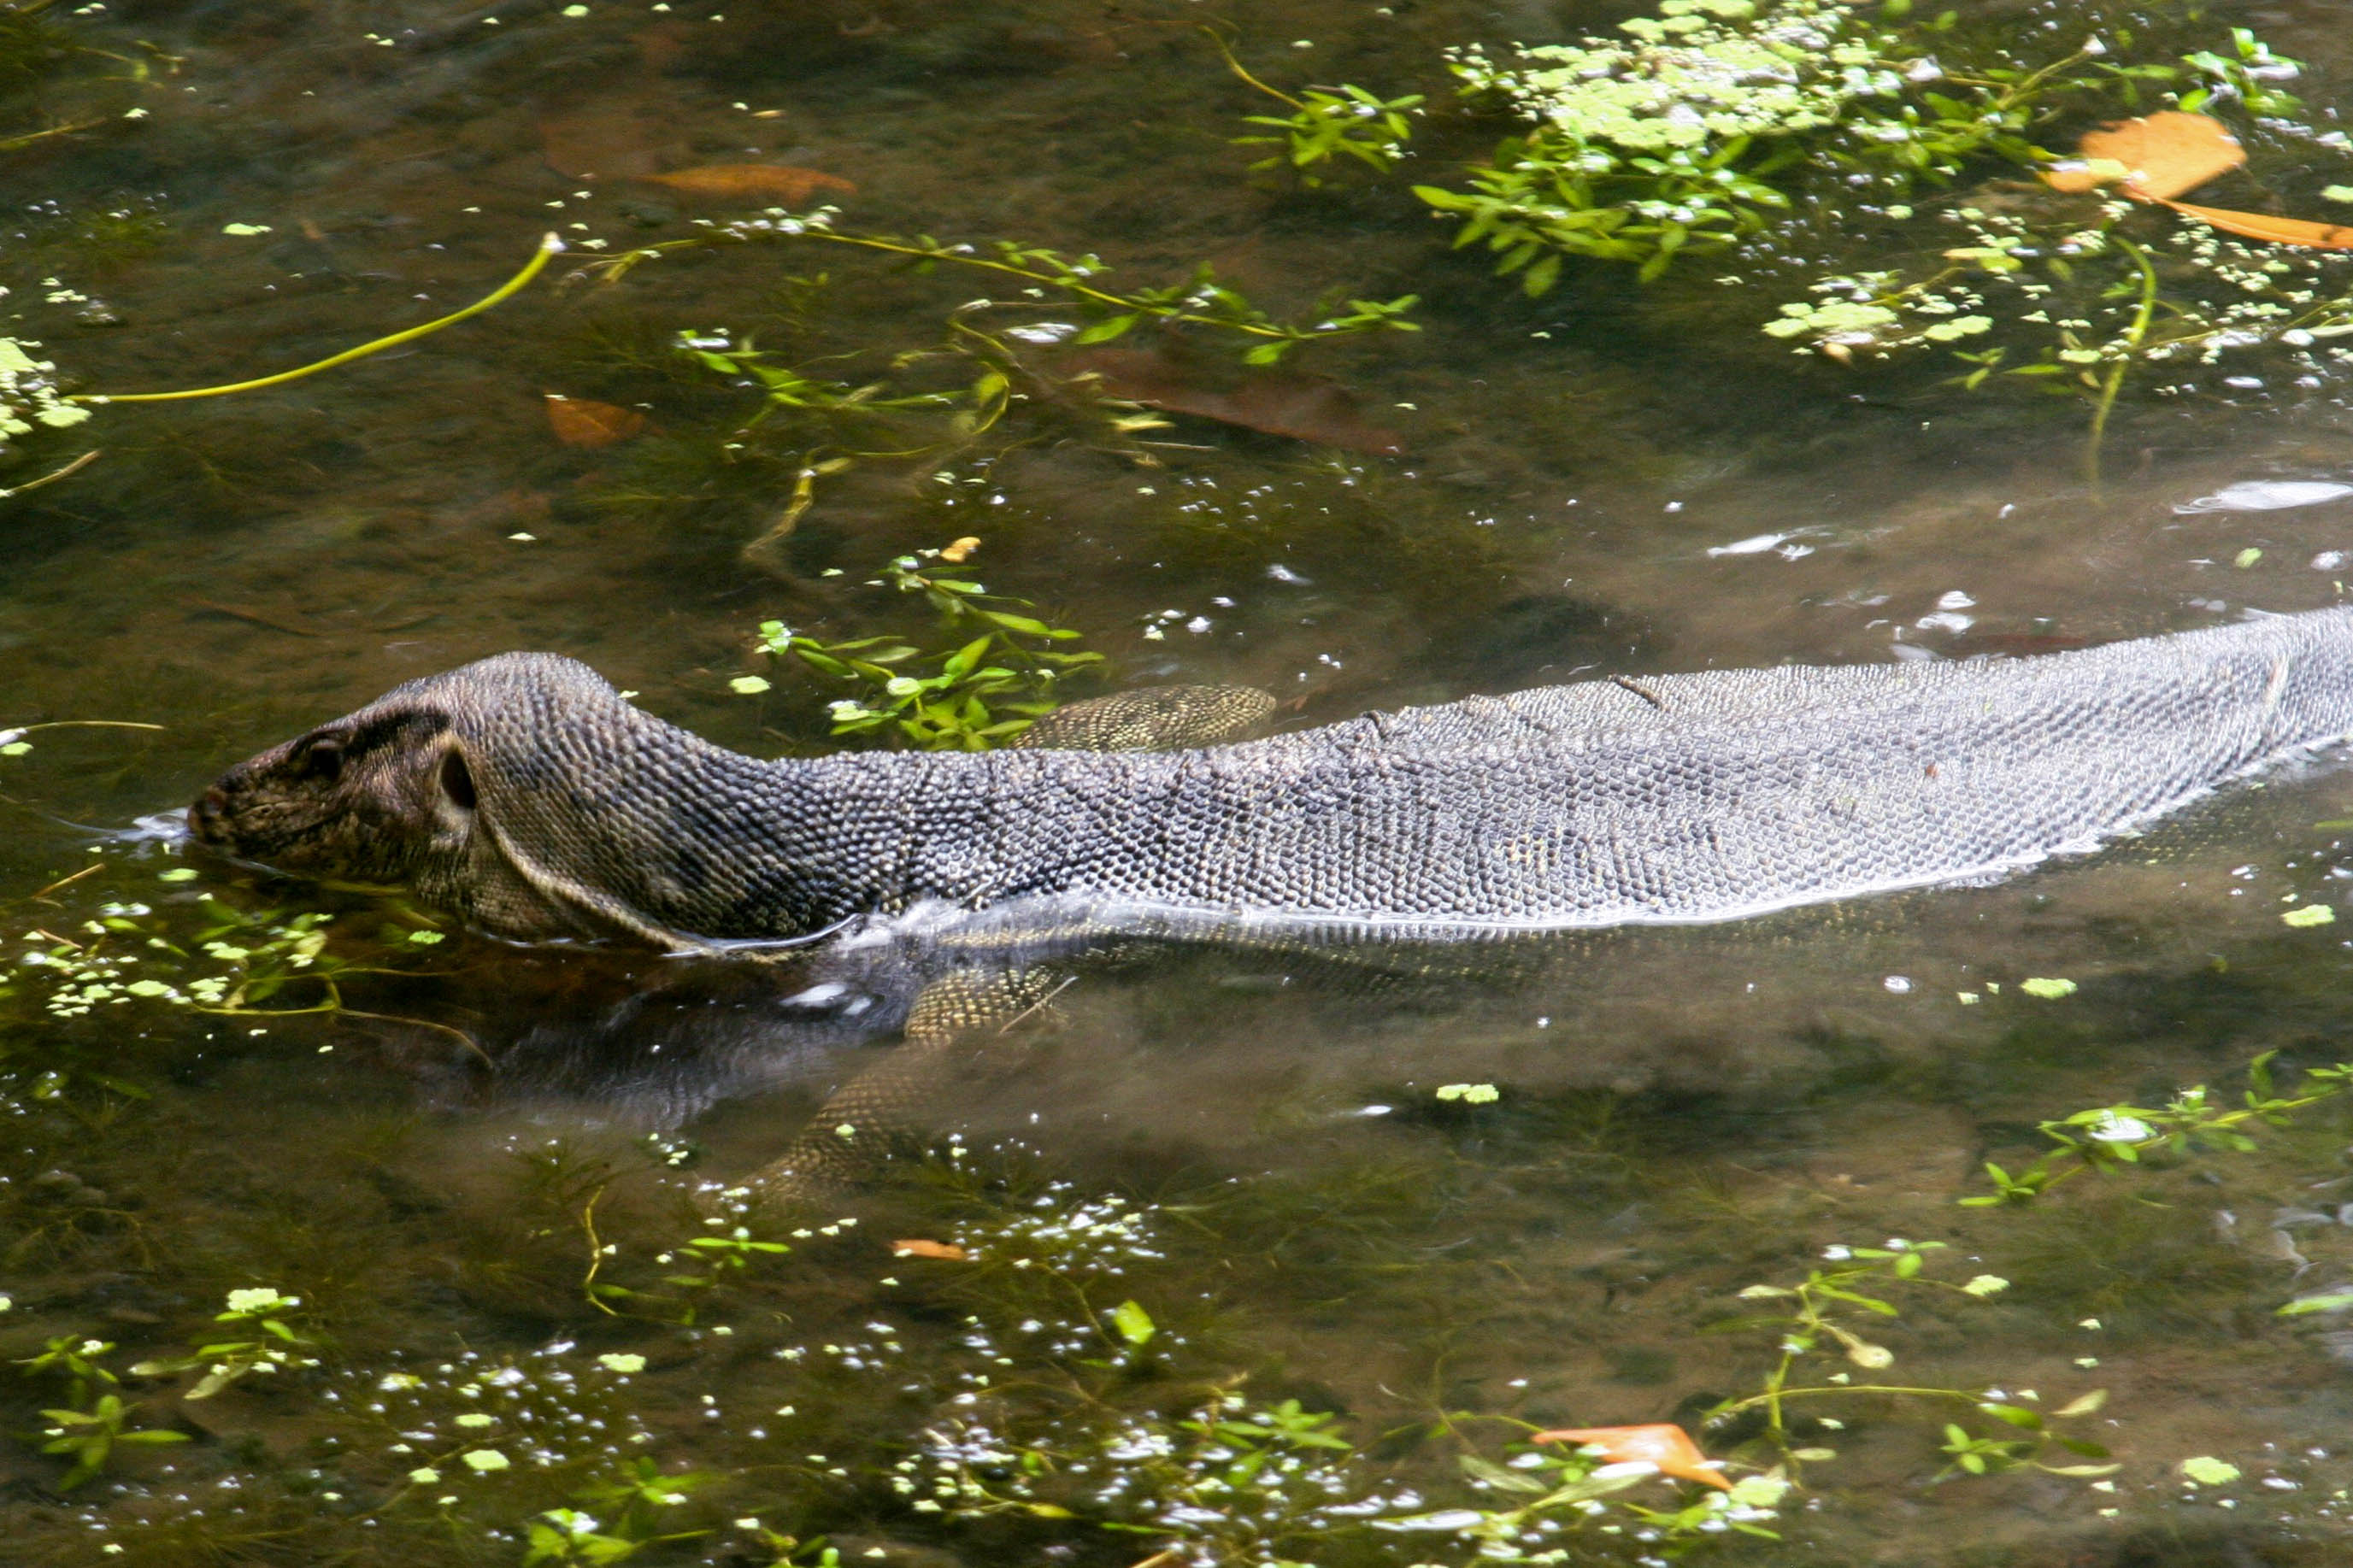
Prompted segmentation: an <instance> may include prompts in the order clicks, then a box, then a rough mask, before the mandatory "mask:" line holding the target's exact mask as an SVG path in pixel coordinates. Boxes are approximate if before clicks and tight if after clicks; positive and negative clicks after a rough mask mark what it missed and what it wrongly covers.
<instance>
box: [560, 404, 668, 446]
mask: <svg viewBox="0 0 2353 1568" xmlns="http://www.w3.org/2000/svg"><path fill="white" fill-rule="evenodd" d="M547 423H548V424H549V426H552V427H553V428H554V431H555V438H556V439H557V440H559V441H561V442H563V443H564V444H565V446H567V447H609V446H611V445H612V444H613V443H614V442H616V441H626V440H628V438H629V437H632V436H634V435H636V434H637V433H638V431H640V430H642V429H644V428H645V427H646V416H644V415H642V414H640V413H638V411H637V410H636V409H634V408H616V407H615V406H614V405H611V404H609V403H592V402H590V401H589V400H588V399H587V398H585V397H565V396H564V395H561V394H558V393H554V392H551V393H549V394H547Z"/></svg>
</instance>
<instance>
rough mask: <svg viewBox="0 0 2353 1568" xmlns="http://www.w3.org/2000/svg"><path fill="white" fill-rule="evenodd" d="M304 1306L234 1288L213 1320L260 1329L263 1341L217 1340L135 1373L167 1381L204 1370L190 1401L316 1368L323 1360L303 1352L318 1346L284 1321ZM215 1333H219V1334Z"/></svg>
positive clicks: (258, 1289) (271, 1293) (140, 1366)
mask: <svg viewBox="0 0 2353 1568" xmlns="http://www.w3.org/2000/svg"><path fill="white" fill-rule="evenodd" d="M301 1305H302V1299H301V1297H299V1296H284V1295H280V1293H279V1292H278V1291H276V1290H275V1289H270V1288H269V1287H268V1286H249V1287H246V1288H243V1289H236V1290H231V1291H230V1292H229V1293H228V1301H227V1306H226V1307H224V1308H223V1309H222V1310H220V1311H219V1312H217V1313H216V1314H214V1317H213V1321H214V1322H216V1323H225V1324H227V1325H228V1329H229V1331H230V1332H236V1331H238V1330H246V1331H259V1333H260V1334H261V1335H262V1336H263V1337H261V1338H259V1339H227V1340H215V1341H212V1342H207V1343H202V1344H199V1345H197V1346H196V1347H195V1351H194V1352H193V1353H191V1354H188V1355H182V1356H161V1357H157V1358H155V1359H153V1360H150V1361H142V1362H140V1363H137V1364H135V1365H133V1366H132V1369H131V1372H132V1375H133V1376H134V1377H168V1376H171V1375H172V1374H173V1373H182V1372H190V1371H193V1370H195V1368H197V1367H202V1368H204V1369H205V1374H204V1376H202V1377H200V1378H198V1379H197V1380H196V1382H195V1385H194V1386H193V1387H191V1388H190V1389H189V1390H188V1391H187V1392H186V1393H185V1394H182V1395H181V1396H180V1397H181V1398H183V1399H187V1400H197V1399H210V1398H211V1397H212V1396H213V1395H214V1394H218V1393H219V1392H220V1391H221V1390H222V1389H224V1388H227V1387H228V1386H229V1384H233V1383H237V1382H239V1381H241V1380H243V1379H245V1378H248V1377H250V1376H252V1375H253V1374H254V1373H275V1372H280V1371H283V1370H284V1369H286V1368H289V1367H306V1366H316V1365H318V1364H319V1358H318V1357H316V1356H310V1355H303V1354H301V1353H300V1352H302V1351H304V1350H306V1349H309V1348H311V1346H313V1345H314V1344H315V1343H316V1342H315V1341H314V1340H312V1339H311V1337H310V1336H309V1335H306V1334H302V1333H300V1332H297V1331H295V1330H294V1329H292V1328H290V1327H289V1326H288V1325H287V1322H286V1320H287V1319H288V1318H290V1317H291V1316H293V1315H294V1312H295V1310H296V1309H298V1308H299V1307H301ZM215 1332H219V1331H218V1330H215Z"/></svg>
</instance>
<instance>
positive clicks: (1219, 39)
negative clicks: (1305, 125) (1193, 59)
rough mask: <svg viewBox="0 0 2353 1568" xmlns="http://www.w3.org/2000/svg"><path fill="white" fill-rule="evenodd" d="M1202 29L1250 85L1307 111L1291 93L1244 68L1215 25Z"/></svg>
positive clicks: (1239, 75)
mask: <svg viewBox="0 0 2353 1568" xmlns="http://www.w3.org/2000/svg"><path fill="white" fill-rule="evenodd" d="M1201 31H1203V32H1205V33H1207V34H1208V35H1209V42H1211V43H1212V44H1215V45H1216V46H1217V47H1218V53H1219V54H1220V55H1223V56H1224V57H1225V60H1226V64H1227V65H1229V66H1230V67H1231V68H1233V73H1234V74H1235V75H1236V76H1238V77H1240V78H1241V79H1243V80H1244V81H1246V82H1248V83H1250V86H1252V87H1254V88H1256V89H1259V91H1261V92H1262V93H1265V94H1266V95H1267V96H1268V97H1269V98H1279V99H1281V100H1282V101H1283V102H1285V103H1287V104H1289V105H1291V107H1292V108H1293V109H1295V110H1299V111H1300V112H1301V113H1303V114H1304V113H1305V112H1306V111H1307V106H1306V105H1305V104H1303V103H1302V102H1300V101H1299V100H1297V99H1295V98H1293V97H1292V96H1291V95H1290V94H1289V93H1287V92H1284V91H1282V89H1279V88H1271V87H1269V86H1267V85H1266V83H1264V82H1262V81H1261V80H1259V79H1258V78H1256V77H1254V76H1252V75H1250V72H1248V71H1247V70H1244V69H1243V68H1242V62H1241V61H1240V60H1238V59H1236V58H1234V51H1233V50H1232V49H1230V48H1229V47H1227V45H1226V39H1225V35H1224V34H1222V33H1220V32H1219V31H1218V30H1217V29H1216V28H1215V27H1207V26H1205V27H1203V28H1202V29H1201Z"/></svg>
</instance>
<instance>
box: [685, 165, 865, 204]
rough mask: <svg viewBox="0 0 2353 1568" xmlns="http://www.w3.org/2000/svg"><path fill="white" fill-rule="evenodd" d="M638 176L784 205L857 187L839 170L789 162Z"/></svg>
mask: <svg viewBox="0 0 2353 1568" xmlns="http://www.w3.org/2000/svg"><path fill="white" fill-rule="evenodd" d="M638 178H639V179H641V180H643V181H645V182H646V183H647V184H655V185H665V186H668V187H669V188H670V189H671V190H673V191H677V192H679V193H680V194H681V195H689V196H702V197H704V198H706V199H707V200H711V201H778V202H782V203H784V204H785V205H786V206H798V205H800V204H801V203H803V202H805V201H807V200H808V199H809V197H811V196H813V195H816V194H817V193H818V192H819V191H839V192H841V193H842V194H843V195H849V194H851V193H853V192H855V191H856V190H857V189H858V187H857V186H856V185H854V184H850V183H849V181H848V180H845V179H843V178H842V177H841V176H840V175H839V174H823V173H821V172H819V171H818V170H816V169H796V168H794V167H793V166H792V165H791V164H789V163H706V164H704V165H703V166H702V168H699V169H672V170H671V171H670V173H669V174H640V175H638Z"/></svg>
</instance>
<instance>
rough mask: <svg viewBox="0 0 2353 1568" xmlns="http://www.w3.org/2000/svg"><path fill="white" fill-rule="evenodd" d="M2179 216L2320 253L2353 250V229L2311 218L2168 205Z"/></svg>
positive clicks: (2186, 205)
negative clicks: (2309, 248) (2310, 248)
mask: <svg viewBox="0 0 2353 1568" xmlns="http://www.w3.org/2000/svg"><path fill="white" fill-rule="evenodd" d="M2165 205H2167V206H2169V207H2171V208H2172V209H2173V210H2174V211H2175V212H2178V213H2188V214H2189V216H2191V217H2194V218H2198V219H2200V220H2201V221H2203V222H2206V223H2211V224H2212V225H2213V226H2215V227H2216V228H2219V229H2222V230H2224V231H2225V232H2227V233H2231V234H2239V235H2244V236H2245V237H2247V238H2249V239H2264V240H2269V241H2270V242H2271V243H2272V244H2274V245H2306V246H2311V247H2314V248H2315V249H2318V250H2353V228H2347V227H2345V226H2343V225H2341V224H2333V223H2316V222H2314V221H2313V220H2312V219H2310V218H2301V217H2273V216H2270V215H2268V214H2265V213H2242V212H2233V211H2232V210H2231V209H2230V208H2229V207H2197V206H2191V205H2189V203H2188V202H2168V203H2166V204H2165Z"/></svg>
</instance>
